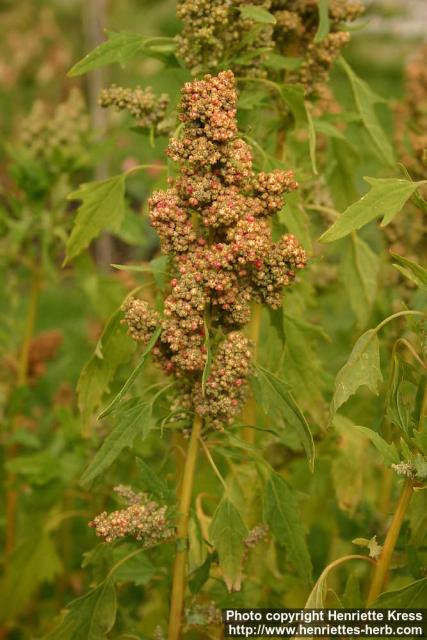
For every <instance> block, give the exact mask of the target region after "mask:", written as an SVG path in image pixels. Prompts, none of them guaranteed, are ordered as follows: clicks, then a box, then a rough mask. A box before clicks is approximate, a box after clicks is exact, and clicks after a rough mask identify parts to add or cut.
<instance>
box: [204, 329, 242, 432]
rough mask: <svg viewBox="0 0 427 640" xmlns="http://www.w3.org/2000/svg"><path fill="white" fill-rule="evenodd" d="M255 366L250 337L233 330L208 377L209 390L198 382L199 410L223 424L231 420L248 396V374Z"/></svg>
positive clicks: (222, 343)
mask: <svg viewBox="0 0 427 640" xmlns="http://www.w3.org/2000/svg"><path fill="white" fill-rule="evenodd" d="M250 370H251V350H250V343H249V340H248V338H247V337H246V336H245V335H244V334H243V333H241V332H240V331H232V332H230V333H229V334H227V336H226V337H225V339H224V340H223V342H221V344H220V346H219V348H218V351H217V353H216V357H215V359H214V361H213V364H212V368H211V371H210V374H209V376H208V379H207V384H206V392H205V394H204V395H203V392H202V386H201V384H200V383H199V382H198V383H196V385H195V387H194V392H193V399H194V408H195V410H196V412H197V413H198V414H199V415H200V416H203V417H208V418H210V419H211V425H212V426H213V427H214V428H215V427H216V428H220V427H221V426H222V425H223V424H224V423H227V422H230V421H231V420H232V418H233V416H235V415H236V413H237V412H238V411H239V409H240V407H241V406H242V403H243V402H244V400H245V398H246V390H247V377H248V374H249V373H250Z"/></svg>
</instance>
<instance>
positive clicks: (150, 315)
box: [122, 297, 159, 346]
mask: <svg viewBox="0 0 427 640" xmlns="http://www.w3.org/2000/svg"><path fill="white" fill-rule="evenodd" d="M122 311H124V318H123V320H122V323H123V324H126V325H127V327H128V334H129V335H130V336H131V338H133V339H134V340H135V341H136V342H140V343H141V344H143V345H144V346H145V345H147V344H148V342H149V341H150V338H151V336H152V335H153V333H154V331H155V330H156V327H157V326H158V325H159V314H158V313H156V312H155V311H153V310H152V309H151V308H150V306H149V305H148V303H147V302H145V301H144V300H138V299H136V298H133V297H130V298H128V299H127V300H126V302H125V303H124V304H123V306H122Z"/></svg>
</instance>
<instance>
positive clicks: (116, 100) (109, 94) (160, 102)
mask: <svg viewBox="0 0 427 640" xmlns="http://www.w3.org/2000/svg"><path fill="white" fill-rule="evenodd" d="M99 104H100V105H101V107H103V108H107V107H111V106H112V107H115V108H116V110H117V111H128V112H129V113H130V115H131V116H132V117H133V118H134V120H135V123H136V126H137V127H140V128H141V129H154V130H155V131H156V132H157V133H166V132H167V130H168V129H169V125H168V123H167V120H166V111H167V108H168V106H169V96H168V95H167V94H166V93H162V94H161V95H160V96H156V94H155V93H154V91H153V89H152V88H151V87H146V88H145V89H142V88H141V87H136V89H129V88H124V87H118V86H117V85H115V84H113V85H111V87H109V88H108V89H103V90H102V91H101V93H100V95H99Z"/></svg>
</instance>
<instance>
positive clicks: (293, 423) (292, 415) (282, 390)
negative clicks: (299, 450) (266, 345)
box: [252, 366, 315, 469]
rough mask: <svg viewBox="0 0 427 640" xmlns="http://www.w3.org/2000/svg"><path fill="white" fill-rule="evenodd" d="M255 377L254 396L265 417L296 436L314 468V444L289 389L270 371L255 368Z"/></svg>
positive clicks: (253, 381) (253, 379)
mask: <svg viewBox="0 0 427 640" xmlns="http://www.w3.org/2000/svg"><path fill="white" fill-rule="evenodd" d="M256 370H257V376H256V377H253V378H252V384H253V389H254V394H255V397H256V400H257V402H259V403H260V404H261V405H262V407H263V408H264V411H265V413H266V414H267V415H270V416H271V417H272V418H274V419H276V420H279V421H281V422H283V423H284V424H285V425H286V426H288V427H289V428H291V429H293V430H294V431H295V432H296V434H297V435H298V438H299V441H300V442H301V444H302V446H303V448H304V450H305V453H306V456H307V459H308V463H309V466H310V469H313V468H314V457H315V451H314V442H313V436H312V435H311V431H310V427H309V425H308V423H307V420H306V419H305V417H304V414H303V413H302V411H301V410H300V408H299V407H298V405H297V403H296V402H295V400H294V398H293V396H292V394H291V392H290V391H289V388H288V387H287V385H286V383H285V382H283V380H280V378H278V377H277V376H275V375H274V374H273V373H271V371H268V370H267V369H264V368H263V367H260V366H257V367H256Z"/></svg>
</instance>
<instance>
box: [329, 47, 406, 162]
mask: <svg viewBox="0 0 427 640" xmlns="http://www.w3.org/2000/svg"><path fill="white" fill-rule="evenodd" d="M338 63H339V64H340V66H341V68H342V69H343V71H344V72H345V73H346V75H347V77H348V79H349V82H350V85H351V89H352V92H353V96H354V101H355V103H356V108H357V110H358V112H359V114H360V117H361V119H362V122H363V125H364V127H365V129H366V132H367V134H368V136H369V138H370V139H371V142H372V144H373V147H374V149H375V151H376V153H377V155H378V157H379V159H380V160H381V161H385V162H386V163H387V164H388V165H390V166H393V165H394V162H395V158H394V153H393V149H392V146H391V144H390V142H389V139H388V138H387V136H386V134H385V132H384V130H383V128H382V126H381V124H380V121H379V120H378V116H377V114H376V112H375V107H374V105H375V104H376V103H378V102H383V99H382V98H381V97H380V96H378V95H376V94H375V93H374V92H373V91H372V89H371V88H370V87H369V85H368V84H366V82H365V81H364V80H362V79H361V78H359V76H357V75H356V74H355V73H354V71H353V70H352V68H351V67H350V65H349V64H348V63H347V62H346V61H345V60H344V58H342V57H341V58H339V59H338Z"/></svg>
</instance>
